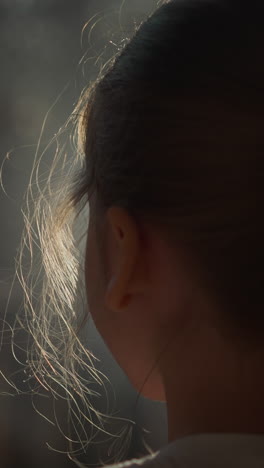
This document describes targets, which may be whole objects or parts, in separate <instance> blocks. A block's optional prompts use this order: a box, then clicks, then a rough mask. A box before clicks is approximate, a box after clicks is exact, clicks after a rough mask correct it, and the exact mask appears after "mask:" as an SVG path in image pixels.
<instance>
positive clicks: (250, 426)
mask: <svg viewBox="0 0 264 468" xmlns="http://www.w3.org/2000/svg"><path fill="white" fill-rule="evenodd" d="M175 341H176V340H175ZM164 358H165V359H163V361H162V363H161V368H160V369H161V373H162V376H163V385H164V390H165V395H166V402H167V412H168V434H169V441H170V442H171V441H173V440H175V439H177V438H180V437H184V436H187V435H190V434H196V433H216V432H222V433H227V432H228V433H264V398H263V395H264V372H263V362H264V351H263V350H261V351H257V352H256V351H255V352H253V351H252V352H251V353H249V352H247V354H246V352H244V353H243V352H241V350H239V351H238V349H235V347H234V345H233V346H232V344H229V343H227V342H226V341H224V339H223V338H222V337H220V335H219V334H218V333H217V331H216V330H215V329H213V328H209V327H208V328H207V329H206V328H203V330H201V331H200V332H199V333H198V332H197V331H196V333H193V334H192V336H189V337H186V336H185V337H182V338H181V340H179V341H178V342H177V343H176V344H175V343H174V344H173V345H172V346H171V347H170V349H168V351H167V353H166V356H164Z"/></svg>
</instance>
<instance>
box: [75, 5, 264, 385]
mask: <svg viewBox="0 0 264 468" xmlns="http://www.w3.org/2000/svg"><path fill="white" fill-rule="evenodd" d="M263 14H264V8H263V6H262V5H261V2H257V1H253V2H251V3H250V5H249V3H248V2H246V1H239V2H238V1H234V0H214V1H212V0H205V1H188V0H185V1H179V0H176V1H171V2H168V3H166V4H165V5H163V6H162V7H161V8H160V9H158V10H157V11H156V12H155V13H154V14H153V16H152V17H150V18H149V19H148V20H147V21H146V22H145V23H143V24H142V25H141V27H140V28H139V29H138V31H137V33H136V34H135V36H134V37H133V39H132V40H131V42H130V43H129V44H128V45H127V46H126V47H125V48H124V50H123V51H122V53H121V54H120V56H119V57H118V58H117V59H116V61H115V62H114V63H113V65H112V66H111V68H110V69H109V71H108V72H107V73H106V75H105V76H104V77H103V78H102V79H101V81H99V82H98V84H97V86H96V87H95V89H94V90H93V92H92V93H91V99H90V103H89V105H88V107H87V112H86V117H85V119H84V121H83V132H84V134H85V139H84V145H85V154H86V170H85V173H84V178H83V183H82V185H81V186H80V190H79V193H78V194H77V198H78V196H79V195H80V196H82V195H83V194H86V193H88V194H89V195H90V205H91V222H90V228H89V229H90V237H89V238H88V244H87V267H86V271H87V286H88V301H89V303H90V309H91V313H92V315H93V317H94V319H95V323H96V324H97V326H98V329H99V331H100V332H101V333H102V335H103V337H104V338H105V340H106V342H107V343H108V344H109V347H110V349H111V350H112V351H113V353H114V355H115V356H116V358H117V360H118V361H119V362H120V363H121V365H122V366H123V367H124V368H125V370H127V371H128V374H129V376H130V378H131V380H132V381H134V383H135V381H136V380H137V377H138V379H139V381H140V382H141V383H142V379H143V375H144V372H145V371H146V368H147V366H146V367H144V364H143V362H144V360H145V361H146V363H147V365H149V366H150V365H151V358H153V349H152V346H154V347H155V345H154V344H153V342H154V341H155V340H157V339H161V338H160V336H159V337H157V329H159V330H160V334H163V336H164V340H165V341H166V333H167V331H168V330H167V329H166V327H167V328H168V327H169V328H170V330H171V329H172V328H171V327H172V324H173V320H174V325H175V327H179V320H180V319H182V318H183V317H182V313H183V311H184V314H185V316H186V317H187V316H188V314H194V315H193V316H194V318H195V320H198V321H199V320H201V321H202V320H204V319H205V307H204V304H203V305H202V302H201V303H200V302H199V301H200V299H201V298H200V299H199V298H198V291H200V292H201V291H203V294H202V297H203V299H202V300H203V301H205V298H206V301H207V302H208V304H210V305H208V309H209V310H210V313H209V315H208V311H206V314H207V320H208V321H209V322H211V325H212V326H213V325H216V326H218V327H219V331H220V329H221V332H224V333H225V334H226V335H228V334H230V336H232V338H233V339H235V341H237V342H238V343H239V341H241V343H243V342H244V344H247V343H251V344H253V342H254V341H256V337H257V335H260V336H262V337H263V332H264V313H263V306H264V301H263V283H262V281H263V264H264V250H263V235H264V223H263V217H262V206H263V201H264V196H263V195H264V192H263V180H262V177H263V171H264V162H263V161H264V159H263V151H264V142H263V103H264V82H263V79H264V73H263V72H264V67H263V60H262V49H263V45H264V42H263V39H264V28H263ZM80 196H79V198H80ZM114 207H117V208H114ZM151 243H152V244H151ZM151 249H153V250H151ZM199 294H200V293H199ZM209 298H210V300H209ZM201 307H202V310H203V313H201V312H200V308H201ZM216 311H218V312H216ZM198 316H199V317H200V319H199V318H198ZM123 322H124V323H123ZM163 327H164V328H163ZM177 329H178V328H177ZM175 336H176V330H175ZM155 343H156V341H155ZM127 361H129V363H128V362H127ZM140 361H141V364H142V369H143V370H144V371H143V370H142V375H140V377H139V376H138V373H139V368H140V365H139V362H140ZM149 370H150V369H149ZM145 377H147V376H146V375H145ZM150 382H151V381H150ZM150 386H151V388H153V389H154V381H152V383H150ZM146 394H151V390H150V388H149V390H148V391H147V390H146ZM153 394H155V391H154V390H153Z"/></svg>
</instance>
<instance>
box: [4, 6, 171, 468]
mask: <svg viewBox="0 0 264 468" xmlns="http://www.w3.org/2000/svg"><path fill="white" fill-rule="evenodd" d="M156 5H157V0H126V1H125V2H124V1H121V0H0V54H1V62H0V63H1V74H0V80H1V81H0V136H1V137H0V163H1V164H2V165H3V166H2V183H3V187H2V188H1V190H0V207H1V223H0V226H1V229H0V314H1V319H2V320H3V319H4V317H5V314H6V311H7V316H6V320H7V321H8V322H9V323H11V324H12V322H13V319H14V316H15V314H16V313H17V311H18V310H19V309H20V308H21V304H22V291H21V289H20V287H19V285H18V284H16V283H15V284H14V286H13V289H12V294H11V296H10V289H11V285H12V280H13V275H14V267H15V263H14V262H15V257H16V254H17V249H18V246H19V241H20V236H21V232H22V228H23V219H22V213H21V207H22V206H23V203H24V194H25V191H26V188H27V184H28V182H29V177H30V172H31V168H32V163H33V158H34V155H35V152H36V147H37V143H38V141H39V137H40V133H41V129H42V130H43V132H42V139H41V141H42V144H44V146H45V144H48V142H49V140H50V139H51V138H52V137H53V135H54V134H55V133H56V132H58V130H59V128H60V127H61V126H62V125H63V124H64V123H65V121H66V119H67V118H68V116H69V115H70V113H71V112H72V110H73V106H74V103H76V100H77V99H78V96H79V94H80V93H81V91H82V89H83V88H84V86H86V85H87V84H88V82H89V80H90V79H91V78H93V77H95V76H96V74H97V73H98V71H99V68H100V66H101V65H102V64H103V63H104V61H105V60H106V59H107V58H109V57H110V56H111V55H112V54H113V52H114V48H115V47H117V42H118V41H121V40H122V37H124V38H125V37H126V36H127V35H128V36H129V34H130V33H131V31H132V29H133V25H134V24H135V22H136V23H138V22H139V21H141V20H143V19H144V18H145V17H146V16H147V15H149V14H150V13H151V11H153V9H154V8H155V6H156ZM86 23H88V24H87V26H86V28H85V29H84V30H83V28H84V26H85V24H86ZM82 31H83V32H82ZM44 121H45V126H44V128H42V127H43V123H44ZM45 157H46V158H47V164H50V161H51V160H52V154H51V153H50V154H49V152H48V151H47V152H46V155H45ZM10 341H11V340H10V333H9V332H7V333H5V336H4V340H3V345H2V348H1V353H0V371H1V374H0V392H1V397H0V466H1V468H7V467H9V468H10V467H12V468H13V467H14V468H15V467H17V466H25V467H28V468H30V467H35V466H38V467H40V468H41V467H45V468H46V467H47V466H49V467H50V468H52V467H54V468H55V467H56V468H59V467H68V466H69V467H70V466H72V467H73V466H76V465H75V464H74V463H73V462H72V461H70V460H69V459H68V457H67V455H66V454H63V453H59V452H65V451H67V442H66V440H65V438H64V437H63V436H62V434H61V433H60V431H59V429H58V428H57V427H56V425H53V424H52V423H50V422H48V421H47V419H45V418H44V417H42V416H40V414H39V412H40V413H43V414H45V415H49V414H52V408H53V402H52V401H51V398H50V397H49V396H48V395H45V398H44V397H43V398H41V397H38V398H35V399H34V400H33V401H32V396H30V395H26V394H25V395H17V396H11V395H9V394H8V393H12V392H11V390H12V389H11V388H10V387H9V385H8V384H7V383H6V381H5V377H6V376H11V375H12V378H13V379H14V378H15V379H17V381H18V382H19V381H20V380H21V382H22V379H23V377H22V376H21V369H20V366H19V364H18V362H17V361H16V360H15V359H14V358H13V355H12V349H11V346H10ZM88 343H89V346H90V347H91V350H92V351H93V352H94V354H95V355H96V357H98V358H99V359H100V363H99V364H98V365H99V366H100V370H101V371H102V372H104V373H105V374H106V376H107V377H108V378H109V380H110V381H111V384H112V386H113V389H114V391H112V393H111V392H110V394H109V399H110V400H111V401H112V406H113V407H114V409H115V415H116V416H120V417H123V418H128V419H131V420H133V421H135V425H134V426H133V427H134V429H133V434H132V439H131V444H130V447H129V449H128V451H127V453H126V454H125V455H124V458H133V457H137V456H141V455H144V454H147V448H146V444H147V445H148V446H149V447H150V448H151V449H152V450H158V449H159V448H160V447H161V446H162V445H164V444H165V443H166V441H167V432H166V431H167V429H166V410H165V406H164V404H163V403H159V402H151V401H148V400H146V399H144V398H142V397H140V398H139V400H138V401H137V393H136V392H135V391H134V390H133V389H132V388H131V386H130V384H129V382H128V381H127V378H126V376H125V375H124V374H123V372H122V371H121V369H120V368H119V367H118V365H117V364H116V363H115V361H114V359H113V358H112V357H111V355H110V353H109V351H108V350H107V348H106V347H105V345H104V343H103V342H102V340H101V338H100V337H99V336H98V334H97V332H96V330H95V329H94V327H93V325H92V324H91V325H90V328H89V335H88ZM22 385H24V388H25V390H26V383H22ZM5 393H6V395H5ZM13 393H15V392H13ZM95 404H96V402H95ZM110 406H111V404H110ZM57 411H58V413H60V416H61V419H62V420H63V417H64V416H65V414H66V408H65V406H64V405H63V403H60V402H59V403H58V409H57ZM108 430H110V431H111V428H109V427H108ZM143 435H144V440H145V442H146V444H144V443H143V440H142V438H143ZM104 439H106V437H105V438H104ZM111 444H112V441H111V439H110V440H108V441H105V440H104V442H103V443H101V444H97V445H91V446H90V447H88V449H87V450H86V453H85V454H83V455H82V456H80V460H81V461H83V462H84V463H87V464H88V465H89V464H90V465H92V464H94V465H95V466H100V464H101V463H100V457H101V456H102V457H104V461H106V462H107V453H108V451H109V447H110V446H111ZM51 448H53V449H51ZM113 450H114V449H113ZM109 460H110V458H109Z"/></svg>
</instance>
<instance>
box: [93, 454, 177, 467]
mask: <svg viewBox="0 0 264 468" xmlns="http://www.w3.org/2000/svg"><path fill="white" fill-rule="evenodd" d="M140 467H141V468H161V467H162V468H164V467H166V468H177V466H176V465H175V460H173V458H172V457H170V455H169V454H164V453H163V451H161V452H159V451H158V452H155V453H153V454H151V455H147V456H145V457H142V458H133V459H131V460H128V461H125V462H121V463H116V464H112V465H107V466H106V467H102V468H140Z"/></svg>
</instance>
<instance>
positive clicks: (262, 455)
mask: <svg viewBox="0 0 264 468" xmlns="http://www.w3.org/2000/svg"><path fill="white" fill-rule="evenodd" d="M139 466H140V467H143V468H161V467H162V468H163V467H166V468H264V434H263V435H262V434H223V433H217V434H211V433H210V434H194V435H190V436H186V437H183V438H180V439H177V440H175V441H174V442H171V443H170V444H168V445H166V446H165V447H164V448H162V449H161V450H159V451H157V452H154V453H152V454H150V455H147V456H145V457H143V458H140V459H132V460H129V461H126V462H123V463H118V464H115V465H110V467H111V468H138V467H139Z"/></svg>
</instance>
